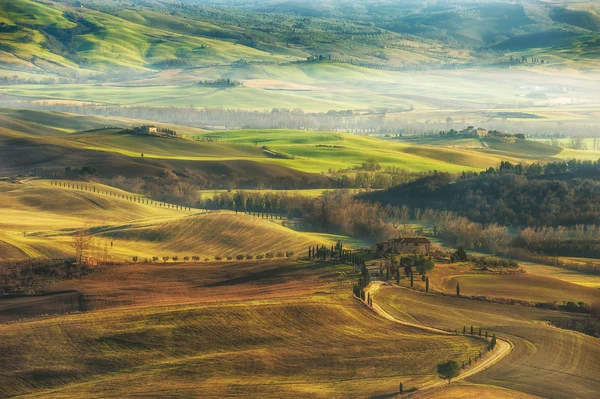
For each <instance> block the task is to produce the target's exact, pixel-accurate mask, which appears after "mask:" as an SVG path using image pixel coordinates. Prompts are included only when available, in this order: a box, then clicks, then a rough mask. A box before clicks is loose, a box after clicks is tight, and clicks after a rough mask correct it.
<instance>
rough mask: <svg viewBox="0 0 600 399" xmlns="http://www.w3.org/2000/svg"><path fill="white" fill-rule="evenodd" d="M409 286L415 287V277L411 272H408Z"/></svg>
mask: <svg viewBox="0 0 600 399" xmlns="http://www.w3.org/2000/svg"><path fill="white" fill-rule="evenodd" d="M410 286H411V287H414V286H415V275H414V274H413V272H412V270H411V272H410Z"/></svg>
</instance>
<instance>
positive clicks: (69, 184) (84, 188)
mask: <svg viewBox="0 0 600 399" xmlns="http://www.w3.org/2000/svg"><path fill="white" fill-rule="evenodd" d="M50 185H51V186H55V187H61V188H67V189H73V190H81V191H89V192H92V193H97V194H101V195H108V196H109V197H115V198H120V199H124V200H127V201H131V202H135V203H138V204H144V205H154V206H158V207H161V208H168V209H176V210H182V211H191V210H192V208H190V207H189V206H183V205H178V204H170V203H166V202H157V201H154V200H152V199H150V198H146V197H141V196H134V195H129V194H127V195H125V194H118V193H114V192H112V191H109V190H104V191H103V190H99V189H96V186H94V185H89V186H88V185H87V184H83V183H76V182H73V183H72V182H62V181H54V180H51V181H50Z"/></svg>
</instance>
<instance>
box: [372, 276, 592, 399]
mask: <svg viewBox="0 0 600 399" xmlns="http://www.w3.org/2000/svg"><path fill="white" fill-rule="evenodd" d="M374 301H376V302H377V303H379V304H380V305H381V306H382V307H383V308H384V309H385V310H386V311H388V312H389V313H391V314H392V315H394V316H396V317H398V318H400V319H404V320H408V321H411V322H415V321H417V322H419V323H422V324H425V325H431V326H435V327H438V328H445V329H450V330H454V329H462V327H463V326H467V329H468V328H469V326H470V325H474V326H476V328H477V327H479V326H481V327H482V328H483V330H484V331H485V330H489V331H490V332H493V333H495V334H497V335H498V336H500V337H502V338H506V339H508V340H510V341H511V342H513V344H514V349H513V350H512V352H511V353H510V354H509V355H508V356H507V357H506V358H504V359H503V360H502V361H500V362H499V363H498V364H496V365H494V366H493V367H491V368H489V369H487V370H485V371H484V372H482V373H480V374H478V375H476V376H474V377H471V378H469V381H471V382H475V383H478V384H486V385H494V386H498V387H503V388H507V389H512V390H518V391H521V392H525V393H529V394H533V395H538V396H542V397H553V398H587V397H590V396H594V395H595V392H598V390H599V389H600V379H599V378H598V375H599V374H598V372H599V371H600V365H599V364H598V362H597V361H596V360H595V359H597V358H598V356H599V354H600V342H598V340H597V339H596V338H592V337H589V336H585V335H583V334H580V333H577V332H573V331H567V330H560V329H557V328H554V327H550V326H548V325H547V324H545V323H544V322H545V321H551V320H555V319H558V318H565V317H576V316H571V315H568V314H564V313H560V312H555V311H547V310H541V309H533V308H526V307H520V306H509V305H501V304H496V303H488V302H480V301H473V300H469V299H463V298H455V297H446V296H438V295H431V294H425V293H420V292H416V291H413V290H409V289H402V288H384V289H382V290H381V291H380V292H378V293H377V294H376V295H375V298H374ZM549 377H551V378H549ZM574 387H576V388H574Z"/></svg>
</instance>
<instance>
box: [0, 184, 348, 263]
mask: <svg viewBox="0 0 600 399" xmlns="http://www.w3.org/2000/svg"><path fill="white" fill-rule="evenodd" d="M69 184H71V185H73V184H78V185H85V187H86V190H87V191H84V190H81V189H72V188H62V187H55V186H50V183H49V181H30V182H25V183H24V184H9V183H0V206H1V207H2V209H3V224H2V227H3V229H2V232H0V243H1V244H0V257H7V258H8V257H11V258H12V257H22V256H32V257H38V256H50V257H58V256H65V255H72V254H73V253H74V249H73V247H72V239H71V236H70V235H71V234H72V233H73V232H74V231H76V230H78V229H90V230H91V231H92V233H93V237H94V242H93V243H92V246H91V247H90V249H89V252H90V255H93V254H96V255H95V256H105V254H104V248H105V245H106V246H108V248H107V254H106V255H108V256H109V257H112V258H114V259H131V257H133V256H138V257H140V258H151V257H153V256H160V257H161V258H162V257H163V256H168V257H172V256H179V258H181V259H183V257H184V256H194V255H197V256H201V257H202V259H204V258H205V257H208V258H211V259H212V258H214V257H216V256H221V257H223V258H225V257H227V256H233V257H235V256H237V255H252V256H256V255H263V256H264V255H265V254H266V253H272V254H273V256H275V255H277V254H278V253H283V254H285V253H288V255H292V253H295V256H304V254H305V251H306V250H307V249H308V246H314V245H317V244H325V245H332V244H334V243H335V242H336V241H337V240H338V239H344V237H338V236H333V235H332V236H329V235H326V234H325V235H323V234H310V233H303V232H297V231H294V230H292V229H289V228H287V227H283V226H282V225H281V224H280V223H278V221H277V220H276V219H266V218H265V219H263V218H259V217H255V216H250V215H246V214H242V213H238V214H236V213H235V212H232V211H210V212H206V211H203V210H197V209H193V208H192V209H191V210H188V209H183V210H182V209H173V208H172V206H171V207H169V206H168V205H165V204H163V203H156V202H151V203H150V204H146V203H142V202H146V201H148V199H147V198H145V197H142V196H139V195H136V194H131V193H128V192H125V191H122V190H118V189H114V188H112V187H107V186H104V185H101V184H90V183H82V182H70V183H69ZM93 189H95V190H96V192H94V191H92V190H93ZM123 197H125V198H123ZM132 198H133V200H132ZM140 201H141V202H140ZM161 205H162V206H161Z"/></svg>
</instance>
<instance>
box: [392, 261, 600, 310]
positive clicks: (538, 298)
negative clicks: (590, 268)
mask: <svg viewBox="0 0 600 399" xmlns="http://www.w3.org/2000/svg"><path fill="white" fill-rule="evenodd" d="M539 266H541V265H539ZM539 266H538V265H528V266H527V267H525V270H526V272H527V274H496V273H491V272H481V271H479V270H477V269H475V268H474V267H473V266H471V265H470V264H469V263H456V264H437V265H436V266H435V268H434V269H433V271H432V272H431V273H430V274H429V282H430V285H431V288H432V289H433V290H436V291H440V292H444V293H448V294H455V293H456V284H457V283H460V290H461V294H462V295H466V296H486V297H489V298H508V299H516V300H523V301H528V302H557V303H558V304H562V303H563V302H565V301H573V302H575V303H577V302H580V301H582V302H585V303H587V304H589V305H592V304H599V303H600V292H599V291H598V290H597V289H593V288H591V287H586V286H582V284H577V283H576V281H579V282H590V281H592V282H593V281H595V277H596V276H586V275H585V274H582V273H573V274H572V275H573V278H574V281H568V280H566V279H564V278H557V277H556V274H553V273H550V271H548V270H547V269H546V270H544V269H540V272H536V270H537V268H538V267H539ZM555 269H556V268H555ZM588 277H589V279H588ZM417 280H419V279H417ZM403 283H405V281H403ZM415 284H416V285H417V286H419V287H420V286H423V287H422V288H424V283H423V282H422V281H420V280H419V281H415Z"/></svg>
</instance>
